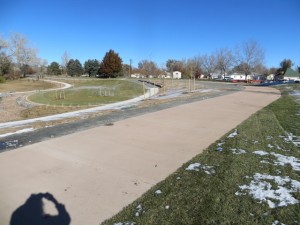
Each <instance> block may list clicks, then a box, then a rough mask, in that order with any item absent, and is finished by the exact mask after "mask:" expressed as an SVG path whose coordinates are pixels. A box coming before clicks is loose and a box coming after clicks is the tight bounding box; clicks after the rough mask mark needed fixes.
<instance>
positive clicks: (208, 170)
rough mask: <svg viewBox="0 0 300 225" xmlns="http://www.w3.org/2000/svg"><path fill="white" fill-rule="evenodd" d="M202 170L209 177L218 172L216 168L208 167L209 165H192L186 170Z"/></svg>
mask: <svg viewBox="0 0 300 225" xmlns="http://www.w3.org/2000/svg"><path fill="white" fill-rule="evenodd" d="M200 169H202V170H204V173H206V174H208V175H211V174H214V173H215V172H216V171H215V169H214V166H208V165H203V166H201V164H200V163H192V164H190V165H189V166H188V167H187V168H186V169H185V170H194V171H200Z"/></svg>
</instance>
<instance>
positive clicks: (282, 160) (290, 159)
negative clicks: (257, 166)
mask: <svg viewBox="0 0 300 225" xmlns="http://www.w3.org/2000/svg"><path fill="white" fill-rule="evenodd" d="M253 153H254V154H257V155H261V156H265V155H273V156H275V157H276V160H277V161H274V165H275V166H285V165H290V166H291V167H292V168H293V170H295V171H300V159H298V158H296V157H294V156H285V155H282V154H278V153H275V152H270V153H268V152H265V151H255V152H253ZM261 162H262V163H270V162H267V161H265V160H263V161H261Z"/></svg>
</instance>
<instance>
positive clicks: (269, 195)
mask: <svg viewBox="0 0 300 225" xmlns="http://www.w3.org/2000/svg"><path fill="white" fill-rule="evenodd" d="M269 181H271V182H272V183H276V185H274V186H272V184H271V183H270V182H269ZM239 188H240V191H237V192H236V193H235V195H238V196H241V195H246V194H249V195H250V196H251V197H252V198H254V199H256V200H259V202H260V203H267V204H268V205H269V207H270V208H276V207H283V206H287V205H293V204H298V203H299V200H298V199H296V198H294V197H293V196H292V195H291V193H293V192H297V191H299V190H300V182H299V181H296V180H293V179H291V178H289V177H288V176H285V177H281V176H272V175H268V174H260V173H256V174H255V175H254V176H253V180H251V182H250V184H248V185H246V184H245V185H241V186H239Z"/></svg>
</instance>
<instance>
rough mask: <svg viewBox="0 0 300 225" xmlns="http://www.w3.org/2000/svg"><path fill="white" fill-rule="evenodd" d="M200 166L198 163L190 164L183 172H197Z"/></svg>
mask: <svg viewBox="0 0 300 225" xmlns="http://www.w3.org/2000/svg"><path fill="white" fill-rule="evenodd" d="M200 166H201V164H200V163H192V164H190V165H189V166H188V167H187V168H186V169H185V170H195V171H199V167H200Z"/></svg>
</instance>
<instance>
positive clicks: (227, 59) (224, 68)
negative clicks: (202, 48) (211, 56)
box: [215, 48, 235, 76]
mask: <svg viewBox="0 0 300 225" xmlns="http://www.w3.org/2000/svg"><path fill="white" fill-rule="evenodd" d="M215 57H216V68H217V69H218V70H220V71H221V74H222V75H224V76H225V75H226V73H227V72H228V70H229V69H230V68H232V66H233V65H234V61H235V60H234V56H233V54H232V52H231V50H229V49H227V48H221V49H219V50H217V51H216V53H215Z"/></svg>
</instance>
